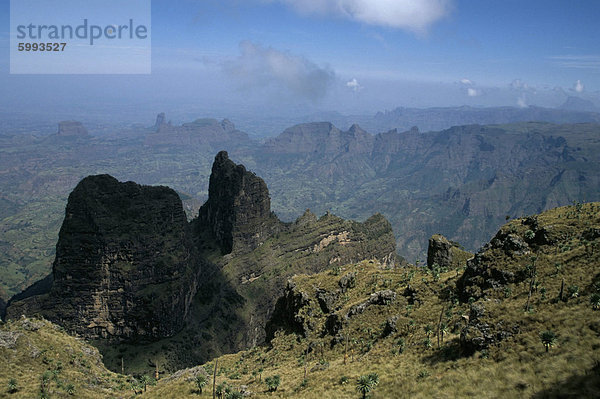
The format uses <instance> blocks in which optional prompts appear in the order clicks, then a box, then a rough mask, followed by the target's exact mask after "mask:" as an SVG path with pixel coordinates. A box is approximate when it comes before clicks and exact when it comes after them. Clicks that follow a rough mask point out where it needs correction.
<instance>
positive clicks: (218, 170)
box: [198, 151, 280, 254]
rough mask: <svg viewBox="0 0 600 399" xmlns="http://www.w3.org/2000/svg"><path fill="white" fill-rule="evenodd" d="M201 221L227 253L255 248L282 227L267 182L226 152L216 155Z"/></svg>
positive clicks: (199, 216) (199, 218)
mask: <svg viewBox="0 0 600 399" xmlns="http://www.w3.org/2000/svg"><path fill="white" fill-rule="evenodd" d="M198 223H199V225H200V228H203V229H208V230H209V231H211V232H212V234H213V235H214V238H215V239H216V241H217V242H218V243H219V245H220V247H221V251H222V252H223V254H228V253H230V252H232V251H242V252H244V251H249V250H253V249H255V248H257V247H258V246H259V245H260V244H261V243H262V242H264V240H265V239H267V238H268V237H269V236H270V235H271V234H272V233H273V232H274V231H277V230H278V229H279V228H280V222H279V220H278V219H277V217H276V216H275V215H274V214H272V213H271V199H270V197H269V190H268V189H267V185H266V184H265V182H264V181H263V180H262V179H261V178H260V177H258V176H256V175H255V174H254V173H252V172H249V171H247V170H246V168H245V167H244V166H243V165H236V164H235V163H234V162H233V161H231V160H230V159H229V157H228V155H227V152H225V151H221V152H219V153H218V154H217V156H216V157H215V161H214V163H213V167H212V173H211V175H210V182H209V186H208V201H206V203H205V204H204V205H203V206H202V207H201V208H200V211H199V215H198Z"/></svg>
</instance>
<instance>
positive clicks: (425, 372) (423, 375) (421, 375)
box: [417, 369, 430, 380]
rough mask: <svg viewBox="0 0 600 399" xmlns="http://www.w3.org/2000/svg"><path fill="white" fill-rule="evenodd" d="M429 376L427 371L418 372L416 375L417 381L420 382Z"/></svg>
mask: <svg viewBox="0 0 600 399" xmlns="http://www.w3.org/2000/svg"><path fill="white" fill-rule="evenodd" d="M429 375H430V374H429V371H427V370H425V369H423V370H421V371H419V374H417V378H418V379H419V380H422V379H424V378H427V377H429Z"/></svg>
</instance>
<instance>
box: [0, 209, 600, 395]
mask: <svg viewBox="0 0 600 399" xmlns="http://www.w3.org/2000/svg"><path fill="white" fill-rule="evenodd" d="M538 222H539V224H540V226H544V227H548V228H549V230H550V231H552V234H553V237H555V238H556V239H557V242H556V244H555V245H553V246H541V247H536V248H534V249H533V252H532V253H530V254H524V255H514V254H512V255H511V254H503V253H500V252H497V251H496V252H494V253H491V255H493V256H491V259H492V261H491V262H493V263H494V264H495V265H503V267H506V269H507V270H513V271H518V270H521V269H523V268H524V267H526V266H527V265H528V264H529V263H530V262H531V256H532V255H535V256H537V259H536V265H537V280H538V281H539V285H538V288H537V291H535V292H534V293H533V295H532V300H531V308H530V311H525V303H526V301H527V294H528V291H529V284H528V282H525V283H519V284H510V285H509V286H507V287H500V288H498V289H496V290H490V291H487V292H486V293H485V294H486V295H485V296H484V297H483V298H482V299H479V300H478V301H477V304H478V305H483V306H484V307H485V314H484V316H483V317H482V318H481V320H482V321H484V322H486V323H489V324H490V326H495V325H497V324H498V323H499V322H502V323H503V325H504V326H516V327H518V332H517V333H515V334H514V335H513V336H512V337H509V338H507V339H505V340H503V341H501V342H500V343H499V344H498V345H493V346H491V347H490V348H489V349H488V350H487V351H484V352H477V353H475V354H474V355H473V356H470V357H460V356H458V354H459V346H460V345H459V333H460V329H461V327H462V326H463V325H464V324H463V323H464V320H463V317H462V316H463V315H467V314H468V313H469V308H470V304H469V303H457V302H455V301H453V299H452V296H450V297H448V295H447V294H448V292H451V291H452V289H453V288H454V287H455V286H456V281H457V279H458V278H459V277H460V274H461V271H460V270H459V271H454V270H453V271H448V272H444V273H442V274H441V275H440V276H439V279H437V278H436V277H435V276H434V275H433V274H432V273H431V272H427V271H426V270H425V269H419V268H402V269H391V270H389V269H384V268H382V267H381V265H380V264H378V263H377V262H374V261H364V262H361V263H358V264H353V265H346V266H344V267H343V268H342V270H340V271H339V273H338V271H337V270H336V271H335V272H334V271H333V270H332V271H328V272H323V273H320V274H316V275H312V276H307V275H298V276H296V277H295V278H294V281H295V283H296V288H295V289H296V290H297V291H302V292H304V293H305V294H306V296H307V297H308V298H309V299H310V301H309V304H308V305H307V306H306V307H304V308H303V309H302V310H301V312H300V314H301V315H302V316H303V317H304V323H305V324H307V325H311V326H312V330H310V331H311V332H310V333H309V334H308V336H307V337H299V336H296V335H285V334H278V335H277V336H276V338H275V339H274V340H273V341H272V345H271V346H269V347H256V348H253V349H251V350H247V351H243V352H239V353H236V354H233V355H226V356H222V357H220V358H218V366H219V367H218V375H217V384H220V383H223V382H227V383H229V384H230V385H231V386H233V387H236V388H241V387H244V389H245V390H246V391H248V392H251V393H252V397H257V398H261V397H281V398H283V397H285V398H287V397H295V398H319V399H329V398H331V399H333V398H336V399H337V398H359V397H360V395H359V394H358V392H357V391H356V389H355V383H356V380H357V378H358V377H359V376H361V375H363V374H367V373H377V374H378V376H379V385H378V386H377V387H376V388H375V390H374V391H373V392H372V398H449V397H461V398H462V397H477V398H513V397H514V398H517V397H533V398H552V397H557V398H558V397H578V398H585V397H600V366H599V365H600V318H599V315H600V311H596V310H593V309H592V306H591V304H590V296H591V295H592V293H593V292H595V291H596V290H597V289H598V288H599V287H597V283H599V282H600V277H599V276H600V263H599V260H598V258H599V254H600V248H599V247H598V244H599V242H600V238H595V239H593V240H589V239H586V238H584V237H583V235H582V233H584V232H586V231H591V230H593V229H599V231H600V204H598V203H595V204H585V205H583V206H578V207H576V206H572V207H564V208H558V209H555V210H552V211H549V212H546V213H544V214H542V215H541V216H539V217H538ZM503 229H511V230H512V231H514V232H515V233H516V234H519V235H524V234H525V233H526V230H527V227H526V226H524V225H523V223H522V220H514V221H511V222H510V223H509V224H507V225H506V226H504V227H503ZM557 248H558V249H557ZM557 265H558V266H557ZM347 273H356V285H355V286H354V288H351V289H349V290H348V291H347V293H346V294H340V295H339V296H338V299H337V301H336V303H335V306H336V308H337V309H338V310H337V313H339V314H340V315H342V316H343V315H345V314H346V313H347V312H348V310H349V309H350V308H351V307H352V306H354V305H357V304H360V303H362V302H364V301H365V300H367V299H368V298H369V297H370V294H371V293H373V292H377V291H381V290H386V289H390V290H393V291H394V292H396V295H397V296H396V299H395V301H393V302H392V303H391V304H389V305H371V306H369V307H367V308H366V310H365V311H364V312H363V313H361V314H358V315H356V316H353V317H351V318H350V319H349V322H348V325H347V327H344V329H343V330H342V331H341V332H340V335H341V337H343V338H345V336H346V335H348V337H349V342H350V347H349V350H348V353H347V354H348V359H347V362H346V364H344V343H343V340H342V342H341V343H337V344H336V345H333V346H331V345H330V343H331V340H332V338H333V337H331V336H330V335H323V334H321V328H322V326H323V325H324V322H325V320H326V316H327V315H325V314H323V312H322V311H321V309H320V307H319V305H318V302H317V300H316V297H315V292H316V289H317V288H320V289H325V290H327V291H330V292H334V291H335V290H337V288H338V281H339V279H340V278H341V277H342V276H344V275H345V274H347ZM563 280H564V281H565V287H568V286H574V285H577V286H578V287H579V294H578V295H577V296H575V295H573V296H572V297H570V298H567V299H566V301H560V300H557V296H558V294H559V291H560V287H561V285H562V281H563ZM408 286H410V287H411V289H412V290H416V292H417V298H418V299H419V302H417V303H416V304H414V305H410V304H409V298H408V297H407V296H405V295H404V293H405V292H406V289H407V287H408ZM542 288H544V289H545V291H544V290H542ZM442 309H444V315H443V319H444V321H445V322H446V323H447V324H448V326H449V328H448V329H449V331H448V334H447V335H446V336H445V339H444V342H443V344H442V345H441V348H440V349H438V348H437V339H436V336H435V333H436V330H437V323H438V321H439V318H440V313H441V311H442ZM391 316H397V318H398V321H397V331H396V332H395V333H393V334H391V335H390V336H388V337H382V331H383V326H384V323H385V321H386V320H387V319H388V318H390V317H391ZM428 325H429V326H430V327H431V330H433V332H432V333H431V337H430V339H431V344H432V345H431V347H427V345H426V344H425V342H426V340H427V332H426V326H428ZM19 328H21V330H19ZM545 330H552V331H554V332H555V333H556V334H557V341H556V345H555V346H554V347H552V348H550V350H549V351H548V352H546V350H545V348H544V346H543V344H542V342H541V340H540V337H539V334H540V333H541V332H542V331H545ZM1 331H22V327H19V322H14V323H12V324H9V325H7V326H4V327H2V330H1ZM23 334H24V336H23V337H21V338H19V340H18V348H17V349H16V350H15V349H6V348H3V347H2V346H0V352H1V353H0V355H1V356H2V361H3V362H5V364H4V365H3V366H2V368H3V369H4V370H11V371H10V372H9V373H4V375H2V376H1V377H0V384H2V387H1V388H0V389H1V393H0V395H4V397H10V395H9V394H7V393H5V392H6V390H5V388H4V387H6V384H7V381H8V378H10V377H11V376H12V377H14V378H17V379H18V380H19V385H20V386H22V387H23V388H22V389H23V391H22V393H23V394H26V395H25V396H23V397H36V396H35V395H36V393H39V385H40V383H39V381H40V375H41V374H42V373H43V372H44V371H45V369H47V368H48V367H51V366H48V365H45V364H43V363H42V362H41V360H40V358H39V357H38V358H32V357H31V356H30V355H29V353H30V352H31V350H30V349H29V347H28V345H29V344H28V342H34V343H35V345H36V346H37V347H40V348H41V347H44V348H54V352H53V351H52V349H48V354H49V355H50V356H51V357H55V356H57V359H60V360H61V361H62V363H63V364H65V366H67V367H65V369H64V371H63V373H64V374H61V378H64V379H65V380H69V381H73V382H74V383H75V384H76V389H77V393H78V394H77V397H110V396H111V395H112V396H114V397H119V396H118V395H123V397H129V396H130V395H131V394H132V391H119V390H118V381H124V379H125V377H120V376H118V375H115V374H112V373H110V372H107V371H106V370H105V369H104V368H103V367H102V365H101V364H100V363H98V362H96V360H94V361H90V368H89V369H86V368H85V367H84V368H82V367H81V365H75V366H74V365H69V360H70V358H69V356H72V355H68V354H67V351H66V349H65V348H67V347H70V348H72V349H71V352H72V353H75V354H77V353H79V352H81V351H83V349H82V348H83V343H81V342H80V341H77V340H75V339H73V338H71V337H68V336H66V335H65V334H63V333H61V332H60V331H57V329H56V327H53V326H52V325H50V324H49V323H45V325H44V327H43V328H41V329H39V330H37V331H35V332H25V331H23ZM31 334H33V335H34V336H35V337H36V338H31V337H30V336H31ZM25 337H27V338H25ZM400 338H402V339H403V340H404V348H403V351H399V346H398V341H399V339H400ZM38 340H39V341H38ZM309 346H310V347H311V348H312V349H311V350H310V351H309V354H308V356H307V355H306V354H307V348H308V347H309ZM91 359H97V357H96V355H94V356H93V357H92V358H91ZM52 364H54V363H52ZM305 365H306V370H307V378H306V382H304V373H305ZM213 367H214V361H213V362H211V363H208V364H206V365H205V368H206V369H207V370H208V371H210V370H212V368H213ZM272 375H279V376H280V377H281V385H280V386H279V388H278V389H277V391H275V392H268V391H267V386H266V384H265V383H264V380H265V378H266V377H268V376H272ZM343 377H346V379H347V382H346V383H342V382H341V381H342V378H343ZM94 379H96V380H94ZM209 380H210V382H209V385H208V386H207V387H206V388H205V389H204V392H203V393H202V394H199V393H198V391H197V389H196V387H195V384H194V379H193V377H192V374H191V372H187V373H186V372H184V373H182V374H181V375H180V376H179V377H177V378H171V379H167V378H163V379H161V380H160V381H159V382H158V384H157V385H156V386H153V387H149V388H148V391H147V392H146V393H145V394H143V395H141V396H137V397H148V398H161V399H163V398H186V397H189V398H202V397H205V398H208V397H212V378H211V377H209ZM92 381H95V382H93V383H92ZM53 389H54V391H55V395H54V396H53V397H63V396H65V395H66V394H63V393H61V391H60V389H59V388H53ZM79 394H81V395H79ZM29 395H31V396H29ZM86 395H87V396H86ZM128 395H129V396H128Z"/></svg>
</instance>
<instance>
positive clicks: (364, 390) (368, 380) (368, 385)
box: [356, 373, 379, 399]
mask: <svg viewBox="0 0 600 399" xmlns="http://www.w3.org/2000/svg"><path fill="white" fill-rule="evenodd" d="M377 384H379V376H378V375H377V373H369V374H365V375H361V376H360V377H358V380H356V390H357V391H358V392H359V393H360V394H361V395H362V397H363V399H364V398H366V397H367V394H368V393H369V392H371V391H372V390H373V389H375V387H376V386H377Z"/></svg>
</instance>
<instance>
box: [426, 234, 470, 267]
mask: <svg viewBox="0 0 600 399" xmlns="http://www.w3.org/2000/svg"><path fill="white" fill-rule="evenodd" d="M472 256H473V255H472V254H471V253H469V252H467V251H465V250H463V249H461V248H460V247H459V245H458V244H456V243H455V242H452V241H450V240H448V239H447V238H446V237H444V236H443V235H440V234H435V235H433V236H432V237H431V238H430V239H429V246H428V247H427V267H429V268H433V267H434V265H437V266H438V267H441V268H445V269H456V268H458V267H463V266H464V265H465V264H466V260H467V259H468V258H470V257H472Z"/></svg>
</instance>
